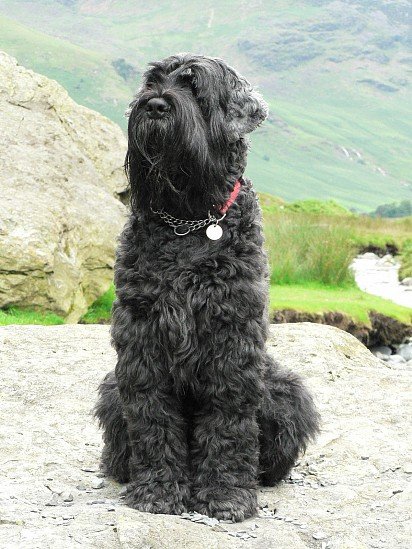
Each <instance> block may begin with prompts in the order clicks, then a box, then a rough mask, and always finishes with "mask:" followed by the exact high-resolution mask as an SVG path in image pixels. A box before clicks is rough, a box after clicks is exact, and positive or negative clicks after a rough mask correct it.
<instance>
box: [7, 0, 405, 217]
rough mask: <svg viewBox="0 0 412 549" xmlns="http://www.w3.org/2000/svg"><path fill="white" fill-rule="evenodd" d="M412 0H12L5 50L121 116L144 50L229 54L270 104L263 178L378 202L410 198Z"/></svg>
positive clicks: (260, 141) (273, 185)
mask: <svg viewBox="0 0 412 549" xmlns="http://www.w3.org/2000/svg"><path fill="white" fill-rule="evenodd" d="M408 4H409V2H407V1H406V0H405V1H404V0H396V1H392V0H374V1H372V0H364V1H362V2H361V1H355V0H345V1H341V2H332V1H328V0H311V1H305V2H303V1H298V2H287V1H283V0H277V1H273V0H262V1H261V2H259V3H258V4H256V3H254V2H247V3H246V2H245V3H243V2H242V3H240V2H236V1H235V0H225V1H222V2H217V0H206V2H202V4H201V7H202V9H199V2H197V1H196V0H190V1H188V2H185V4H184V9H182V3H181V2H177V1H175V0H169V1H166V0H159V1H158V2H156V3H152V4H147V5H142V4H141V3H140V2H139V3H130V2H126V0H113V1H111V2H106V1H103V0H77V1H76V0H60V1H58V2H55V1H51V0H40V1H39V2H36V3H34V2H27V1H17V0H2V2H1V3H0V13H3V14H4V15H5V16H7V17H8V18H9V19H8V20H5V19H2V20H0V24H1V26H2V33H1V35H0V47H1V48H3V49H4V50H6V51H7V52H9V53H11V54H13V55H15V56H16V57H17V58H18V60H19V61H20V62H21V63H23V64H25V65H26V66H29V67H31V68H33V69H35V70H38V71H39V72H42V73H44V74H46V75H48V76H51V77H53V78H56V79H57V80H58V81H60V82H61V83H62V84H63V85H64V86H65V87H66V88H67V89H68V91H69V93H70V94H71V95H72V96H73V97H74V99H76V100H77V101H79V102H80V103H83V104H86V105H87V106H91V107H93V108H96V109H97V110H99V111H101V112H103V113H104V114H106V115H107V116H109V117H110V118H112V119H114V120H116V121H117V122H119V123H120V124H121V125H122V126H123V127H125V120H124V118H123V112H124V108H125V105H126V104H127V102H128V100H129V99H130V96H131V93H132V90H133V89H134V88H135V87H136V82H137V81H138V77H139V74H140V73H141V72H142V70H143V69H144V66H145V64H146V63H147V61H149V60H152V59H157V58H161V57H163V56H165V55H169V54H170V53H174V52H177V51H194V52H197V53H205V54H209V55H218V56H220V57H223V58H224V59H226V60H227V61H228V62H229V63H230V64H232V65H234V66H235V67H237V68H238V69H239V70H240V71H241V72H243V73H244V74H245V75H247V76H248V77H249V79H250V80H251V81H252V82H253V83H254V84H258V85H259V87H260V88H261V91H262V93H263V94H264V96H265V98H266V99H267V100H268V102H269V105H270V107H271V115H270V118H269V120H268V122H267V123H266V124H265V125H264V126H263V127H262V128H261V129H260V130H259V131H258V132H256V134H255V135H254V136H253V140H252V145H253V146H252V150H251V154H250V160H249V165H248V175H249V176H251V177H252V179H253V180H254V183H255V185H256V187H257V188H258V189H259V190H261V191H265V192H268V193H272V194H276V195H278V196H280V197H282V198H283V199H286V200H292V201H293V200H297V199H303V198H312V197H314V198H320V199H329V198H333V199H335V200H337V201H338V202H340V203H341V204H344V205H345V206H347V207H355V208H357V209H359V210H362V211H370V210H371V209H374V208H375V207H376V206H377V205H379V204H382V203H384V202H391V201H394V200H398V201H399V200H401V199H408V198H411V196H412V181H411V176H410V174H411V173H412V170H411V168H412V160H411V155H410V154H409V151H410V149H411V145H412V132H411V128H410V126H408V123H407V121H408V102H409V103H410V100H411V93H410V89H411V87H410V76H409V73H408V68H410V64H411V63H412V54H411V53H410V38H408V28H409V23H410V17H411V13H412V12H411V10H410V9H408ZM234 14H236V17H234ZM16 21H19V24H17V22H16ZM31 29H34V30H35V31H36V32H34V30H31ZM408 40H409V41H408ZM119 59H120V60H122V59H123V60H124V61H120V62H119ZM112 63H114V65H113V64H112ZM115 67H117V68H115Z"/></svg>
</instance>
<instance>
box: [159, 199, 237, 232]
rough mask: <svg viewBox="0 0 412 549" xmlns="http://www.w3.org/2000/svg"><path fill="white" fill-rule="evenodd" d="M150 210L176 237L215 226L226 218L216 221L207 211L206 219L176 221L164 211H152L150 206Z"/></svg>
mask: <svg viewBox="0 0 412 549" xmlns="http://www.w3.org/2000/svg"><path fill="white" fill-rule="evenodd" d="M150 209H151V210H152V212H153V213H154V214H157V215H158V216H159V217H160V219H162V220H163V221H164V222H165V223H167V224H168V225H169V226H170V227H172V228H173V232H174V233H175V234H177V235H178V236H185V235H186V234H189V233H190V232H192V231H198V230H199V229H202V228H203V227H206V226H207V225H212V224H213V225H217V224H218V223H219V222H220V221H222V219H223V218H224V217H226V214H223V215H222V217H220V218H219V219H218V218H217V217H216V216H214V215H212V214H211V213H210V211H209V216H208V218H207V219H195V220H188V219H178V218H177V217H173V215H170V214H168V213H167V212H165V211H164V210H154V209H153V208H152V206H150Z"/></svg>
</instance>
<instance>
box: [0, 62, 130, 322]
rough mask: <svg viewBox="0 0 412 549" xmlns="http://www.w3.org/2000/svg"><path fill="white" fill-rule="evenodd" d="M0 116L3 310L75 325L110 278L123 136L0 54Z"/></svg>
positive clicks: (120, 211)
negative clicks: (47, 315) (37, 313)
mask: <svg viewBox="0 0 412 549" xmlns="http://www.w3.org/2000/svg"><path fill="white" fill-rule="evenodd" d="M0 117H1V120H2V124H1V127H2V136H1V139H0V159H1V160H0V196H1V201H0V307H2V308H3V307H10V306H18V307H22V308H32V309H33V308H34V309H36V308H38V309H41V310H45V311H53V312H55V313H57V314H59V315H62V316H64V317H67V320H68V321H72V322H75V321H77V320H78V319H79V317H80V316H81V315H82V314H83V313H84V312H85V311H86V310H87V308H88V306H89V305H90V304H91V303H92V302H93V301H94V300H95V299H96V298H97V297H98V296H100V295H101V294H102V293H103V292H104V291H106V290H107V288H108V286H109V284H110V281H111V279H112V275H113V272H112V271H113V260H114V248H115V240H116V237H117V235H118V233H119V231H120V230H121V227H122V224H123V223H124V215H125V209H126V208H125V206H124V205H123V204H122V202H121V200H119V198H120V199H121V198H122V197H123V196H124V194H125V191H126V180H125V176H124V173H123V163H124V155H125V151H126V139H125V137H124V135H123V133H122V131H121V129H120V128H119V127H118V126H116V124H114V123H113V122H111V121H110V120H108V119H107V118H105V117H104V116H102V115H100V114H98V113H96V112H94V111H91V110H90V109H87V108H85V107H82V106H80V105H77V104H76V103H75V102H74V101H73V100H72V99H70V97H69V96H68V94H67V92H66V91H65V90H64V89H63V88H62V87H61V86H60V85H59V84H57V82H55V81H53V80H49V79H48V78H46V77H44V76H41V75H39V74H36V73H34V72H33V71H31V70H27V69H25V68H23V67H21V66H19V65H18V64H17V62H16V60H15V59H13V58H11V57H9V56H8V55H6V54H5V53H1V52H0Z"/></svg>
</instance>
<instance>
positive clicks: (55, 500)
mask: <svg viewBox="0 0 412 549" xmlns="http://www.w3.org/2000/svg"><path fill="white" fill-rule="evenodd" d="M59 504H60V501H59V496H58V494H56V493H53V494H52V497H51V499H50V501H48V502H47V503H46V506H47V507H56V505H59Z"/></svg>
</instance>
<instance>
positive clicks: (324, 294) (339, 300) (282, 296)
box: [270, 285, 412, 325]
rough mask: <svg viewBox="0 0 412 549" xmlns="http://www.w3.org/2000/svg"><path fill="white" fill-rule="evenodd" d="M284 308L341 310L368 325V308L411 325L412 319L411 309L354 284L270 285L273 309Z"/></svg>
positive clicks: (319, 311) (322, 310) (308, 310)
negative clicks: (332, 286) (328, 285)
mask: <svg viewBox="0 0 412 549" xmlns="http://www.w3.org/2000/svg"><path fill="white" fill-rule="evenodd" d="M281 309H294V310H296V311H304V312H308V313H320V314H321V313H324V312H326V311H331V312H334V311H335V312H337V311H338V312H341V313H346V314H347V315H348V316H349V317H351V318H353V319H354V320H357V321H360V322H363V323H365V324H367V325H369V324H370V322H369V316H368V312H369V311H378V312H379V313H382V314H383V315H386V316H389V317H391V318H396V319H397V320H399V321H400V322H404V323H405V324H410V323H411V321H412V311H411V309H408V308H407V307H401V306H400V305H396V304H395V303H392V302H391V301H388V300H387V299H382V298H380V297H376V296H373V295H370V294H366V293H365V292H362V291H361V290H359V289H358V288H355V287H354V288H348V287H346V288H331V287H327V286H316V285H313V286H300V285H288V286H280V285H271V287H270V311H271V312H273V311H274V310H281Z"/></svg>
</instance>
